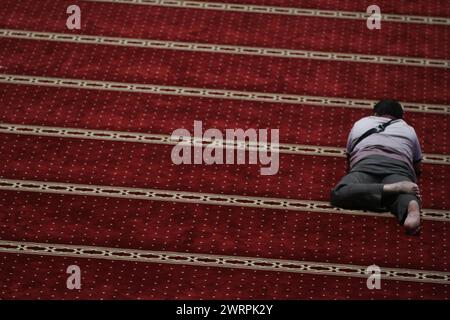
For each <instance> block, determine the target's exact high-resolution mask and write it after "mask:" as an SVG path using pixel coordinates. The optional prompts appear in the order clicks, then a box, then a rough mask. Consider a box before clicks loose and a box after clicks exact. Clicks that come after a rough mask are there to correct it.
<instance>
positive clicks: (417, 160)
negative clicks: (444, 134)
mask: <svg viewBox="0 0 450 320" xmlns="http://www.w3.org/2000/svg"><path fill="white" fill-rule="evenodd" d="M413 165H414V171H415V172H416V176H417V177H419V176H420V175H421V174H422V148H421V147H420V143H419V139H418V138H417V134H416V132H415V131H414V144H413Z"/></svg>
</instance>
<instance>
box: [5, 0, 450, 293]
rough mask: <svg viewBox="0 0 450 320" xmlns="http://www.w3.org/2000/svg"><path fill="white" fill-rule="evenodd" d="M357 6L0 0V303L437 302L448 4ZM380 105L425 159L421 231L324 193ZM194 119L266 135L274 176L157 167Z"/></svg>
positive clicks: (448, 210) (275, 1) (447, 224)
mask: <svg viewBox="0 0 450 320" xmlns="http://www.w3.org/2000/svg"><path fill="white" fill-rule="evenodd" d="M74 3H76V4H77V5H79V7H80V8H81V17H82V28H81V30H73V31H71V30H68V29H67V28H66V19H67V17H68V14H66V8H67V7H68V6H69V5H72V4H74ZM371 4H372V3H369V2H368V1H363V0H358V1H349V0H348V1H339V2H338V1H329V0H316V1H303V0H297V1H289V0H263V1H261V0H258V1H256V0H246V1H245V2H243V1H238V0H223V1H220V2H209V1H181V0H170V1H168V0H154V1H153V0H151V1H150V0H146V1H142V0H98V1H65V0H58V1H50V0H41V1H33V0H23V1H13V0H4V1H3V2H2V9H1V10H0V44H1V45H0V219H1V220H0V221H1V228H0V274H1V279H0V298H1V299H449V298H450V265H449V264H450V254H449V249H450V238H449V231H450V182H449V181H450V176H449V171H448V168H449V165H450V139H449V138H448V137H449V132H450V120H449V119H450V90H449V89H450V72H449V69H450V44H449V41H448V39H449V38H450V5H449V4H448V3H447V1H444V0H440V1H433V2H429V1H406V0H399V1H395V2H393V1H387V0H379V1H377V5H379V6H380V7H381V9H382V13H383V14H385V15H384V20H383V21H382V28H381V29H380V30H368V29H367V27H366V19H367V15H366V13H365V10H366V8H367V7H368V6H369V5H371ZM382 98H394V99H398V100H400V101H401V102H402V103H403V104H404V106H405V109H406V114H405V119H406V121H407V122H408V123H410V124H411V125H413V126H414V127H415V129H416V132H417V134H418V136H419V139H420V141H421V145H422V149H423V151H424V153H425V155H424V165H423V167H424V168H423V169H424V173H423V177H422V178H421V179H420V181H419V184H420V187H421V188H422V195H423V206H424V210H423V232H422V234H421V235H420V236H419V237H408V236H406V235H405V234H404V232H403V230H402V229H401V228H400V227H399V226H398V225H397V224H396V222H395V219H393V218H392V217H391V216H390V215H389V214H375V213H369V212H361V211H350V210H341V209H337V208H333V207H331V206H330V205H329V203H328V200H329V190H330V189H331V188H332V187H333V186H334V185H335V184H336V183H337V182H338V181H339V179H340V177H341V176H342V175H344V173H345V168H346V164H345V156H344V149H343V148H344V147H345V144H346V139H347V134H348V131H349V130H350V128H351V126H352V124H353V123H354V122H355V121H356V120H358V119H360V118H361V117H363V116H365V115H368V114H370V108H371V107H372V105H373V102H374V101H376V100H379V99H382ZM194 120H197V121H202V122H203V127H204V128H205V129H206V128H216V129H219V130H221V131H223V132H224V131H225V129H236V128H242V129H244V130H245V129H249V128H256V129H259V128H261V129H262V128H274V129H275V128H277V129H280V142H281V143H280V146H279V147H278V148H279V153H280V168H279V172H278V173H277V174H276V175H273V176H262V175H260V168H261V165H250V164H245V165H229V164H227V165H217V164H214V165H204V164H203V165H199V164H197V165H175V164H173V163H172V161H171V158H170V155H171V150H172V148H173V145H174V143H173V141H171V140H170V134H171V133H172V131H174V130H175V129H178V128H186V129H188V130H189V131H191V132H192V131H193V124H194ZM192 142H193V141H192ZM220 143H222V144H223V145H224V146H225V147H226V148H230V149H236V150H237V149H242V148H244V147H246V146H248V145H246V143H245V142H237V143H235V142H229V141H222V142H220ZM262 147H264V146H257V148H262ZM374 264H375V265H377V266H379V267H380V268H381V271H382V273H381V277H382V285H381V288H380V289H374V290H369V289H368V288H367V286H366V280H367V274H366V273H365V269H366V268H367V267H368V266H370V265H374ZM70 265H77V266H79V267H80V269H81V271H82V278H81V282H82V288H81V289H80V290H69V289H67V287H66V280H67V277H68V274H67V273H66V269H67V267H68V266H70Z"/></svg>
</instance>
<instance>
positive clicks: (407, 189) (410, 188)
mask: <svg viewBox="0 0 450 320" xmlns="http://www.w3.org/2000/svg"><path fill="white" fill-rule="evenodd" d="M383 191H384V192H386V193H413V194H416V195H419V194H420V190H419V186H418V185H417V184H415V183H413V182H411V181H401V182H396V183H390V184H385V185H384V186H383Z"/></svg>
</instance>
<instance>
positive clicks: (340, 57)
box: [0, 29, 450, 68]
mask: <svg viewBox="0 0 450 320" xmlns="http://www.w3.org/2000/svg"><path fill="white" fill-rule="evenodd" d="M0 37H4V38H13V39H28V40H45V41H61V42H70V43H83V44H99V45H116V46H126V47H140V48H152V49H169V50H185V51H194V52H209V53H225V54H243V55H257V56H270V57H281V58H301V59H313V60H326V61H333V60H335V61H349V62H366V63H379V64H394V65H403V66H419V67H437V68H450V60H441V59H426V58H416V57H398V56H380V55H367V54H355V53H338V52H323V51H306V50H290V49H278V48H261V47H247V46H231V45H222V44H208V43H192V42H175V41H162V40H148V39H134V38H118V37H104V36H94V35H82V34H68V33H52V32H37V31H25V30H11V29H0Z"/></svg>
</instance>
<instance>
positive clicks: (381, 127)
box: [348, 119, 398, 154]
mask: <svg viewBox="0 0 450 320" xmlns="http://www.w3.org/2000/svg"><path fill="white" fill-rule="evenodd" d="M397 120H398V119H392V120H389V121H388V122H385V123H383V124H380V125H379V126H377V127H375V128H372V129H370V130H367V131H366V132H364V134H363V135H361V136H360V137H359V138H358V140H356V141H355V142H354V143H353V144H352V146H351V148H350V150H349V151H348V153H349V154H351V153H352V152H353V150H354V149H355V147H356V145H357V144H358V143H360V142H361V141H363V140H364V139H365V138H367V137H368V136H370V135H372V134H374V133H380V132H383V131H384V130H385V129H386V128H387V127H388V126H389V125H391V124H392V123H394V122H395V121H397Z"/></svg>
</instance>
